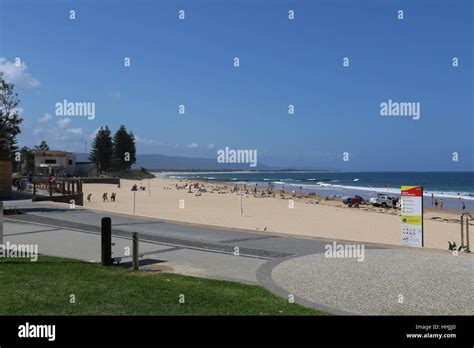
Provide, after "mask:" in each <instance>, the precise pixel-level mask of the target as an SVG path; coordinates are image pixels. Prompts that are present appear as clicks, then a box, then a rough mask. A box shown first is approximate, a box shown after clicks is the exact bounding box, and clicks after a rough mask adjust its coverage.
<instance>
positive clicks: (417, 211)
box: [401, 186, 423, 247]
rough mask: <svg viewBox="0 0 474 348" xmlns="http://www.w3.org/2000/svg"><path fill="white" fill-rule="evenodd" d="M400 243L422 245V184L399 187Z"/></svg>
mask: <svg viewBox="0 0 474 348" xmlns="http://www.w3.org/2000/svg"><path fill="white" fill-rule="evenodd" d="M401 210H402V231H401V232H402V240H401V244H402V245H408V246H417V247H422V246H423V186H402V187H401Z"/></svg>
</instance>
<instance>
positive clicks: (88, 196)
mask: <svg viewBox="0 0 474 348" xmlns="http://www.w3.org/2000/svg"><path fill="white" fill-rule="evenodd" d="M91 197H92V193H89V194H88V195H87V201H88V202H89V203H90V202H91Z"/></svg>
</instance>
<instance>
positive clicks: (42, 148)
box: [35, 140, 49, 151]
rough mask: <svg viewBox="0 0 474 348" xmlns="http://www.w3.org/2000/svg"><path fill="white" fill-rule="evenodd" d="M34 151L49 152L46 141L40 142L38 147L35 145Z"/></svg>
mask: <svg viewBox="0 0 474 348" xmlns="http://www.w3.org/2000/svg"><path fill="white" fill-rule="evenodd" d="M35 151H49V146H48V144H47V143H46V141H44V140H43V141H42V142H41V143H40V144H39V145H35Z"/></svg>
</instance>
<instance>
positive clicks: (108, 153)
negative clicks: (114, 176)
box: [89, 126, 114, 172]
mask: <svg viewBox="0 0 474 348" xmlns="http://www.w3.org/2000/svg"><path fill="white" fill-rule="evenodd" d="M113 153H114V145H113V142H112V136H111V133H110V129H109V127H107V126H105V128H103V127H100V129H99V130H98V132H97V134H96V135H95V138H94V140H93V142H92V146H91V152H90V154H89V159H90V160H91V161H92V162H94V163H95V164H96V166H97V170H98V171H99V172H103V171H107V170H109V169H110V167H111V164H112V156H113Z"/></svg>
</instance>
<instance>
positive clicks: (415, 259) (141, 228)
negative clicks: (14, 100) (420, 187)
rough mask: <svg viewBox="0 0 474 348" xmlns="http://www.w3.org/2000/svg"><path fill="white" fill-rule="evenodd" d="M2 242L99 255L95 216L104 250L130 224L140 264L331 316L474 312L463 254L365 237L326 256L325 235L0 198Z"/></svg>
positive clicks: (116, 251)
mask: <svg viewBox="0 0 474 348" xmlns="http://www.w3.org/2000/svg"><path fill="white" fill-rule="evenodd" d="M5 205H6V206H16V207H19V208H22V209H23V210H24V211H25V212H26V214H24V215H14V216H6V217H5V222H4V231H5V238H4V240H5V242H6V241H9V242H10V243H21V244H31V243H34V244H38V247H39V252H40V253H42V254H46V255H53V256H63V257H71V258H76V259H81V260H86V261H94V262H97V261H99V260H100V221H101V218H102V217H103V216H110V217H112V230H113V242H114V243H115V246H114V247H113V256H114V257H122V258H123V262H127V261H130V257H129V256H128V254H127V250H131V245H132V243H131V233H132V232H139V235H140V253H141V254H143V257H142V259H141V265H142V268H147V269H161V270H163V271H171V272H176V273H180V274H186V275H192V276H200V277H207V278H214V279H226V280H234V281H240V282H245V283H249V284H261V285H263V286H265V287H266V288H267V289H269V290H270V291H272V292H274V293H275V294H278V295H280V296H282V297H284V298H289V296H290V297H293V296H294V298H295V300H296V302H298V303H301V304H304V305H306V306H310V307H314V308H318V309H323V310H326V311H328V312H331V313H334V314H370V315H378V314H386V315H392V314H393V315H400V314H402V315H404V314H407V315H409V314H426V315H429V314H448V315H450V314H467V315H472V314H474V309H473V304H472V300H471V298H472V296H471V294H472V293H473V290H474V283H473V279H474V278H473V276H472V275H473V273H474V272H473V271H474V268H473V266H474V264H473V261H474V258H473V257H472V255H470V256H466V255H459V256H453V255H452V253H449V252H442V251H429V250H414V249H401V248H393V247H386V246H380V245H371V244H365V245H364V247H365V250H364V260H363V261H362V262H359V261H357V260H356V259H355V258H327V257H325V255H324V252H325V247H326V246H327V245H328V244H332V241H328V240H316V239H299V238H295V237H287V236H282V235H275V234H270V233H255V232H250V231H243V230H235V229H226V228H214V227H207V226H196V225H189V224H179V223H171V222H167V221H163V220H158V219H149V218H139V217H131V216H125V215H119V214H109V213H102V212H93V211H89V210H85V209H81V208H76V209H68V208H67V207H68V206H67V205H66V207H65V208H62V207H59V208H58V206H52V205H49V204H44V203H43V204H39V203H34V204H33V203H31V202H28V201H16V202H5Z"/></svg>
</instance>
